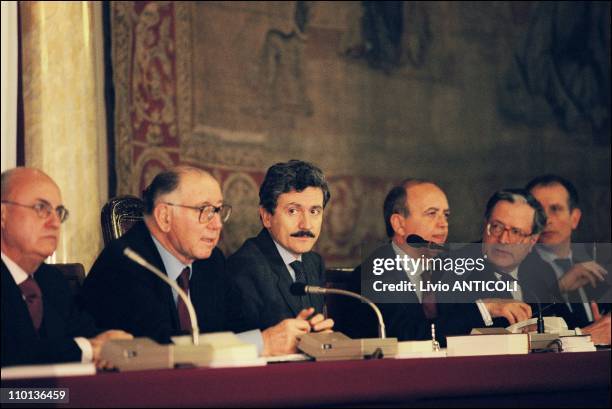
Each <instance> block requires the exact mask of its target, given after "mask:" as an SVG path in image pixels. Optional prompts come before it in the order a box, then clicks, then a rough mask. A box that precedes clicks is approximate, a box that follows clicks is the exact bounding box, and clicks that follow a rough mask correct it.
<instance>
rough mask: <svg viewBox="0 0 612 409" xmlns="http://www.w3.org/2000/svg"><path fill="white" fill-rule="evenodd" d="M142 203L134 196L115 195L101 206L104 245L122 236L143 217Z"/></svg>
mask: <svg viewBox="0 0 612 409" xmlns="http://www.w3.org/2000/svg"><path fill="white" fill-rule="evenodd" d="M143 212H144V203H142V200H140V199H139V198H138V197H136V196H129V195H127V196H117V197H114V198H112V199H110V200H109V201H108V202H107V203H106V204H105V205H104V207H102V215H101V223H102V236H103V237H104V245H108V243H110V242H111V241H112V240H115V239H118V238H119V237H121V236H123V235H124V234H125V233H126V232H127V231H128V230H129V229H130V228H131V227H132V226H133V225H134V224H136V222H138V221H140V220H142V219H143Z"/></svg>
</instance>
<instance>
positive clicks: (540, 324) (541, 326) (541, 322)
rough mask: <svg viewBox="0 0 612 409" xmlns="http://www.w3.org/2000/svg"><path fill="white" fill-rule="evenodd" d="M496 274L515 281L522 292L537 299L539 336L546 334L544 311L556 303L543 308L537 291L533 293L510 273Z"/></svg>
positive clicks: (499, 272)
mask: <svg viewBox="0 0 612 409" xmlns="http://www.w3.org/2000/svg"><path fill="white" fill-rule="evenodd" d="M496 273H497V274H499V275H500V276H503V277H506V278H508V279H510V280H512V281H515V282H516V283H517V284H518V285H519V286H520V287H521V290H522V291H525V292H526V293H528V294H529V295H532V296H533V298H535V300H536V304H537V306H538V321H537V327H538V334H543V333H544V318H542V311H544V310H545V309H548V308H549V307H551V306H552V305H554V304H555V303H552V304H550V305H547V306H546V307H544V308H542V303H541V302H540V297H538V295H537V294H536V293H535V291H531V289H530V288H527V287H525V286H522V285H521V283H520V282H519V280H518V279H516V278H514V277H512V276H511V275H510V274H508V273H505V272H503V271H496Z"/></svg>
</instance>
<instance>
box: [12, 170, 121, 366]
mask: <svg viewBox="0 0 612 409" xmlns="http://www.w3.org/2000/svg"><path fill="white" fill-rule="evenodd" d="M67 218H68V210H67V209H66V208H65V207H64V206H63V205H62V197H61V193H60V190H59V188H58V187H57V185H56V184H55V182H54V181H53V180H52V179H51V178H50V177H49V176H47V175H46V174H44V173H43V172H41V171H40V170H37V169H32V168H15V169H12V170H8V171H6V172H3V173H2V366H3V367H4V366H7V365H21V364H42V363H55V362H69V361H82V362H89V361H91V360H93V361H94V362H95V363H96V364H97V365H98V366H101V367H103V366H105V363H104V362H101V361H100V359H99V358H100V351H101V349H102V345H103V344H104V343H105V342H106V341H107V340H109V339H117V338H120V339H121V338H122V339H128V338H131V335H129V334H127V333H125V332H123V331H106V332H103V333H101V331H100V330H99V329H97V328H96V327H95V325H94V322H93V320H92V319H91V317H89V316H88V315H87V314H84V313H82V312H80V311H78V310H77V308H76V306H75V305H74V303H73V300H72V294H71V292H70V289H69V287H68V283H67V282H66V280H65V279H64V277H63V276H62V273H61V272H60V271H59V270H57V269H55V268H54V267H53V266H51V265H48V264H45V263H44V260H45V258H47V257H48V256H50V255H51V254H53V252H55V249H56V248H57V243H58V240H59V234H60V226H61V223H62V222H64V221H65V220H66V219H67Z"/></svg>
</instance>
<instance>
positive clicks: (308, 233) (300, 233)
mask: <svg viewBox="0 0 612 409" xmlns="http://www.w3.org/2000/svg"><path fill="white" fill-rule="evenodd" d="M290 236H291V237H310V238H312V239H314V238H315V235H314V234H312V232H311V231H310V230H300V231H296V232H295V233H291V234H290Z"/></svg>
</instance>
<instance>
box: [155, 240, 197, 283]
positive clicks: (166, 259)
mask: <svg viewBox="0 0 612 409" xmlns="http://www.w3.org/2000/svg"><path fill="white" fill-rule="evenodd" d="M151 238H152V239H153V243H155V247H157V251H159V255H160V256H161V259H162V262H163V263H164V268H165V269H166V274H168V278H169V279H171V280H173V281H176V279H177V278H178V277H179V276H180V275H181V273H182V272H183V270H184V269H185V267H189V279H191V274H192V273H193V268H191V264H189V265H185V264H183V263H181V262H180V261H179V260H178V259H177V258H176V257H174V256H173V255H172V253H170V252H169V251H168V250H166V248H165V247H164V246H162V244H161V243H160V242H159V241H157V239H156V238H155V236H153V235H151Z"/></svg>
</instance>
